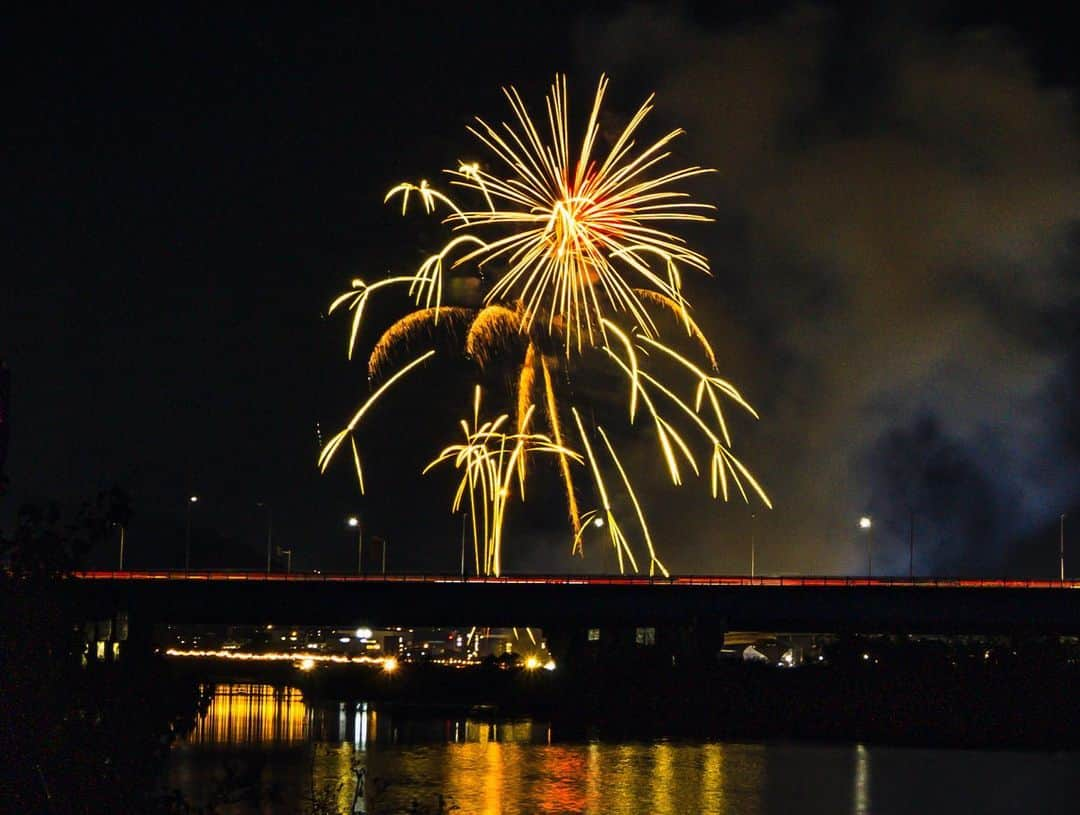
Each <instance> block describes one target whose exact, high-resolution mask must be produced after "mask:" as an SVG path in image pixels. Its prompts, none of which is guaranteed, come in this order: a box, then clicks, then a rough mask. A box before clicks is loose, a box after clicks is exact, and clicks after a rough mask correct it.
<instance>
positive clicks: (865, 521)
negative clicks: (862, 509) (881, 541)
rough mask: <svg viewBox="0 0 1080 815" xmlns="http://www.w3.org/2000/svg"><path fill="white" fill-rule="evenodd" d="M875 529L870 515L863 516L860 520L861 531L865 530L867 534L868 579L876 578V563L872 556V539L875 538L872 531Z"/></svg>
mask: <svg viewBox="0 0 1080 815" xmlns="http://www.w3.org/2000/svg"><path fill="white" fill-rule="evenodd" d="M873 528H874V522H873V521H872V520H870V517H869V516H868V515H863V516H862V517H861V518H859V529H861V530H863V531H864V532H865V533H866V576H867V577H873V576H874V561H873V559H872V555H871V551H870V544H871V539H872V537H873V532H872V531H871V530H872V529H873Z"/></svg>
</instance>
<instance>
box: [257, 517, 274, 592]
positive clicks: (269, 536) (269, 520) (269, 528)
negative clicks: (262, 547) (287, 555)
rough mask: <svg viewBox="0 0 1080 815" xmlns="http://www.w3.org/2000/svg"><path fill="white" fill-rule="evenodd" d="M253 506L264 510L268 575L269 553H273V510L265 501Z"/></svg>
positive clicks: (267, 568)
mask: <svg viewBox="0 0 1080 815" xmlns="http://www.w3.org/2000/svg"><path fill="white" fill-rule="evenodd" d="M255 506H257V507H262V508H263V509H265V510H266V573H267V574H270V553H271V552H272V551H273V546H272V543H273V540H274V510H273V509H272V508H271V507H270V505H269V504H268V503H266V502H265V501H258V502H256V504H255Z"/></svg>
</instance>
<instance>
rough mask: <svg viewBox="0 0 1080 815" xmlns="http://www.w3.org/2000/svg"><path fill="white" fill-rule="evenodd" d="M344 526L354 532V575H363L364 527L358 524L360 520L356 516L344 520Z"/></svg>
mask: <svg viewBox="0 0 1080 815" xmlns="http://www.w3.org/2000/svg"><path fill="white" fill-rule="evenodd" d="M345 524H346V526H348V527H349V528H350V529H355V530H356V573H357V574H363V573H364V526H363V524H361V523H360V518H359V517H358V516H356V515H350V516H349V517H348V518H346V519H345Z"/></svg>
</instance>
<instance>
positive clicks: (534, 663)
mask: <svg viewBox="0 0 1080 815" xmlns="http://www.w3.org/2000/svg"><path fill="white" fill-rule="evenodd" d="M539 667H540V660H539V659H537V658H536V657H535V656H528V657H526V658H525V670H526V671H535V670H536V669H537V668H539Z"/></svg>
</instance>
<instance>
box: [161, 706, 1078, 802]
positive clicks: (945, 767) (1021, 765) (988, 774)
mask: <svg viewBox="0 0 1080 815" xmlns="http://www.w3.org/2000/svg"><path fill="white" fill-rule="evenodd" d="M358 774H359V775H361V776H363V778H364V784H365V792H364V794H363V795H361V796H355V790H356V779H357V777H358ZM226 779H227V780H226ZM1078 784H1080V753H1051V752H1042V753H1040V752H1010V751H974V750H934V749H908V748H891V747H878V746H867V745H861V744H839V745H835V744H815V743H794V742H763V743H735V742H721V741H702V740H694V741H668V740H664V739H657V740H642V741H622V742H611V741H604V740H599V739H598V740H580V739H578V740H562V739H560V738H559V734H558V733H556V732H552V728H551V727H550V726H549V725H548V724H547V723H545V722H541V721H537V720H532V719H516V720H499V719H493V718H491V717H488V716H485V715H483V713H482V712H480V713H478V714H474V715H468V716H464V715H437V714H433V713H427V714H422V715H421V714H417V713H416V712H409V713H407V714H406V713H403V712H401V711H394V710H390V709H386V708H376V707H375V706H372V705H368V704H365V703H360V704H358V705H354V704H351V705H345V704H341V703H338V704H320V705H318V706H308V705H305V703H304V701H303V699H302V697H301V695H300V693H299V692H298V691H296V690H292V689H283V688H276V689H275V688H273V687H270V686H266V685H223V686H218V688H217V691H216V693H215V696H214V699H213V701H212V703H211V706H210V709H209V711H208V713H207V715H206V717H205V718H203V719H202V720H200V722H199V724H198V726H197V727H196V729H195V730H194V732H193V733H191V734H190V736H189V737H188V738H187V739H186V740H185V741H184V742H182V743H179V744H177V745H176V746H175V748H174V749H173V752H172V755H171V758H170V764H169V767H168V773H167V778H166V785H167V786H168V788H170V789H179V790H180V791H181V792H182V793H183V795H184V796H185V798H186V799H187V800H188V801H189V802H190V803H192V804H195V805H205V803H206V802H208V801H210V800H211V799H212V798H213V796H214V795H215V791H218V794H220V795H221V796H222V797H221V798H219V800H222V799H227V800H233V801H234V802H233V803H231V804H225V805H220V804H219V805H218V809H217V810H216V811H218V812H221V813H256V812H257V813H278V812H280V813H295V812H311V811H312V805H311V798H312V793H313V791H314V794H315V795H316V797H319V798H321V799H322V801H323V803H324V804H328V805H329V806H328V807H327V808H324V809H321V810H317V811H322V812H342V813H348V812H352V811H354V810H353V807H354V806H355V807H356V809H355V811H357V812H366V813H370V815H383V814H384V813H401V812H423V813H435V812H438V811H440V810H439V807H440V806H442V807H443V809H442V811H444V812H445V811H450V807H451V805H454V806H457V807H458V809H457V810H453V811H456V812H459V813H462V815H471V814H472V813H478V814H481V815H497V814H498V813H578V812H584V813H598V814H600V813H603V815H609V814H610V815H623V814H624V813H625V814H626V815H631V814H633V815H636V814H637V813H649V815H666V813H733V814H734V813H737V814H738V815H743V813H746V815H753V813H762V815H774V813H777V814H778V813H792V812H797V813H800V815H803V814H804V813H897V814H899V813H920V815H921V814H922V813H938V812H942V813H954V812H955V813H964V815H967V813H971V815H975V814H976V813H978V814H979V815H984V814H985V813H1014V812H1015V813H1066V812H1069V813H1072V812H1077V811H1080V807H1078V805H1077V803H1076V800H1075V797H1074V796H1075V795H1077V794H1078V793H1080V789H1078ZM440 796H441V798H440ZM240 799H243V800H240ZM440 802H441V803H440Z"/></svg>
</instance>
